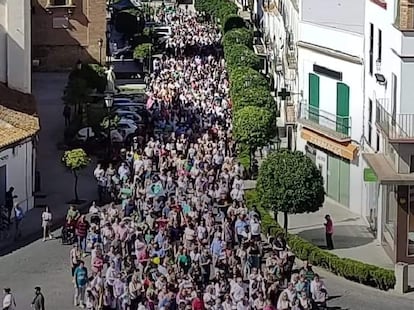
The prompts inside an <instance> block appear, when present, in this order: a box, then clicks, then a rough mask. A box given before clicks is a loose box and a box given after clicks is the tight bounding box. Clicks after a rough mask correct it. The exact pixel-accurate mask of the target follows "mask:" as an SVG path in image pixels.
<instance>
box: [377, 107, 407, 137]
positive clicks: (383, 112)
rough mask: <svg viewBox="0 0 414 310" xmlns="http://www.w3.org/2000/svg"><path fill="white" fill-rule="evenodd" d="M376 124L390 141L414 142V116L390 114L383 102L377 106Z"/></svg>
mask: <svg viewBox="0 0 414 310" xmlns="http://www.w3.org/2000/svg"><path fill="white" fill-rule="evenodd" d="M376 124H377V126H378V127H379V128H380V129H381V130H382V132H383V133H384V134H385V135H386V136H387V137H388V139H389V140H391V141H392V140H394V141H396V140H401V142H408V141H407V140H410V141H413V140H414V114H394V115H392V113H390V112H388V111H387V109H386V107H385V106H384V105H383V104H382V101H377V104H376Z"/></svg>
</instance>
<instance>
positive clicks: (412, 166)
mask: <svg viewBox="0 0 414 310" xmlns="http://www.w3.org/2000/svg"><path fill="white" fill-rule="evenodd" d="M410 173H414V155H411V156H410Z"/></svg>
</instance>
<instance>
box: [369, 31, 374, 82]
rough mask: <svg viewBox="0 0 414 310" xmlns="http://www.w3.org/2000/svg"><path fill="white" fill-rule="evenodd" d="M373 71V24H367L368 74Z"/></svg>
mask: <svg viewBox="0 0 414 310" xmlns="http://www.w3.org/2000/svg"><path fill="white" fill-rule="evenodd" d="M373 71H374V24H369V74H370V75H371V76H372V73H373Z"/></svg>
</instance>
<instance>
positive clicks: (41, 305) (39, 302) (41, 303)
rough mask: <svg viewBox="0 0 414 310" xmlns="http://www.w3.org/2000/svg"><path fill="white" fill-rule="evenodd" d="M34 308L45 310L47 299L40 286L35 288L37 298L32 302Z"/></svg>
mask: <svg viewBox="0 0 414 310" xmlns="http://www.w3.org/2000/svg"><path fill="white" fill-rule="evenodd" d="M32 308H33V309H35V310H45V297H44V296H43V294H42V292H41V289H40V287H39V286H36V287H35V297H34V298H33V301H32Z"/></svg>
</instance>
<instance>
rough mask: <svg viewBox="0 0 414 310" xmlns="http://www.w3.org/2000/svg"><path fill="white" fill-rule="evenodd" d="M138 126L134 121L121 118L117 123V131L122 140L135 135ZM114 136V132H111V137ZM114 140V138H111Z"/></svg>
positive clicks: (129, 138)
mask: <svg viewBox="0 0 414 310" xmlns="http://www.w3.org/2000/svg"><path fill="white" fill-rule="evenodd" d="M138 130H139V128H138V126H137V125H136V124H135V123H134V121H132V120H130V119H125V118H121V119H120V121H119V123H118V128H117V130H116V131H117V132H118V133H119V134H120V135H121V136H122V138H123V141H122V142H124V141H127V140H131V139H132V137H134V136H135V134H136V133H137V132H138ZM114 136H115V134H114V133H112V132H111V138H112V139H113V138H114ZM112 141H114V140H112Z"/></svg>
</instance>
